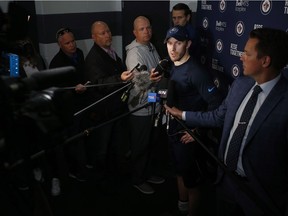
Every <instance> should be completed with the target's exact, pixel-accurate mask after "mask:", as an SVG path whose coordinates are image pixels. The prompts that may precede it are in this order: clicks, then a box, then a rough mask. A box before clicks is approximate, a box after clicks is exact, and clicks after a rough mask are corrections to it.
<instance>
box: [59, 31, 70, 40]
mask: <svg viewBox="0 0 288 216" xmlns="http://www.w3.org/2000/svg"><path fill="white" fill-rule="evenodd" d="M68 32H71V30H70V29H69V28H61V29H59V30H58V31H57V33H56V40H58V38H59V37H60V36H62V35H64V34H65V33H68Z"/></svg>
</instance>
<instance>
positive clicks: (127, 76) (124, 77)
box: [121, 63, 147, 102]
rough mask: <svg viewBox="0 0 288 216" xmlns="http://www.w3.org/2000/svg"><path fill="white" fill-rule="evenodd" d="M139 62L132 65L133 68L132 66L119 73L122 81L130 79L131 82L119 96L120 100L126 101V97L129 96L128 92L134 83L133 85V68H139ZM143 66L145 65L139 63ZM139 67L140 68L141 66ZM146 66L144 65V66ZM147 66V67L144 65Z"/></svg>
mask: <svg viewBox="0 0 288 216" xmlns="http://www.w3.org/2000/svg"><path fill="white" fill-rule="evenodd" d="M139 65H140V64H139V63H138V64H137V65H136V66H135V67H134V68H132V70H130V71H124V72H123V73H122V74H121V79H122V80H124V81H128V80H129V81H130V80H132V82H131V85H130V86H129V87H128V89H127V90H126V91H125V92H124V93H123V94H122V96H121V100H122V102H126V100H127V98H128V96H129V92H130V91H131V89H132V88H133V87H134V85H135V82H133V79H134V73H133V71H134V70H135V69H137V70H140V69H138V67H139ZM143 66H145V65H141V67H143ZM141 67H140V68H141ZM145 67H146V66H145ZM146 68H147V67H146Z"/></svg>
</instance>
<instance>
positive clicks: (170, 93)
mask: <svg viewBox="0 0 288 216" xmlns="http://www.w3.org/2000/svg"><path fill="white" fill-rule="evenodd" d="M175 85H176V82H175V81H174V80H171V79H170V80H169V83H168V90H167V99H166V105H167V106H169V107H173V105H174V104H175V98H176V96H175ZM170 118H171V116H170V114H169V113H166V130H167V131H169V127H170Z"/></svg>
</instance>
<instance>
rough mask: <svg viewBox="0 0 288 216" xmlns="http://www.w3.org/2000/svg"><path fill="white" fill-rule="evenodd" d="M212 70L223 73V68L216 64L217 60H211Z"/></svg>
mask: <svg viewBox="0 0 288 216" xmlns="http://www.w3.org/2000/svg"><path fill="white" fill-rule="evenodd" d="M212 69H214V70H217V71H220V72H224V67H223V66H221V65H219V64H218V59H214V58H212Z"/></svg>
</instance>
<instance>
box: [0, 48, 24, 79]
mask: <svg viewBox="0 0 288 216" xmlns="http://www.w3.org/2000/svg"><path fill="white" fill-rule="evenodd" d="M0 75H5V76H10V77H19V76H20V73H19V56H18V55H16V54H14V53H5V52H3V53H2V55H1V58H0Z"/></svg>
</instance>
